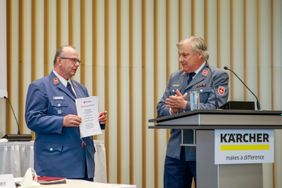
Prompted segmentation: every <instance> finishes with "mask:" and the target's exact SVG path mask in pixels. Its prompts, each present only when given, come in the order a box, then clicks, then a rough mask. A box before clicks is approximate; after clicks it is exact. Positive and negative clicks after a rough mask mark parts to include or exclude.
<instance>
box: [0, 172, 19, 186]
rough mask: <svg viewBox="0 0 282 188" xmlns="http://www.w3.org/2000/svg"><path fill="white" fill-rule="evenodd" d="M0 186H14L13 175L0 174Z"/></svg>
mask: <svg viewBox="0 0 282 188" xmlns="http://www.w3.org/2000/svg"><path fill="white" fill-rule="evenodd" d="M0 187H1V188H2V187H3V188H16V185H15V181H14V176H13V175H12V174H1V175H0Z"/></svg>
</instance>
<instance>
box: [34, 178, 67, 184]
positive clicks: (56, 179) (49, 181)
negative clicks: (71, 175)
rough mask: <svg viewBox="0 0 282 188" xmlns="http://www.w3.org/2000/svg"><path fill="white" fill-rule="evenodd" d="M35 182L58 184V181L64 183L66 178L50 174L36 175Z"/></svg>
mask: <svg viewBox="0 0 282 188" xmlns="http://www.w3.org/2000/svg"><path fill="white" fill-rule="evenodd" d="M37 182H38V183H40V184H44V185H47V184H58V183H66V182H67V181H66V178H62V177H51V176H38V177H37Z"/></svg>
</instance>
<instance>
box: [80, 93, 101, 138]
mask: <svg viewBox="0 0 282 188" xmlns="http://www.w3.org/2000/svg"><path fill="white" fill-rule="evenodd" d="M75 103H76V109H77V115H78V116H80V117H81V124H80V125H79V130H80V137H81V138H83V137H87V136H93V135H98V134H102V131H101V127H100V124H99V119H98V116H99V115H98V97H97V96H91V97H84V98H77V99H75Z"/></svg>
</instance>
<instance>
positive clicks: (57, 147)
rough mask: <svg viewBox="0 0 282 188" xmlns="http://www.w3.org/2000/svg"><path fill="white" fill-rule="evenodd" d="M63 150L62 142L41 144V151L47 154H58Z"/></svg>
mask: <svg viewBox="0 0 282 188" xmlns="http://www.w3.org/2000/svg"><path fill="white" fill-rule="evenodd" d="M62 150H63V146H62V145H61V144H46V145H41V151H42V152H43V153H44V154H45V155H50V156H53V155H57V154H60V153H61V152H62Z"/></svg>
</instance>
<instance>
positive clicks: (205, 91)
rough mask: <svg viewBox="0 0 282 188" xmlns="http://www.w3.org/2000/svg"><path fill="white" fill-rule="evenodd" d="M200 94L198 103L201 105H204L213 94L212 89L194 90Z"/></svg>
mask: <svg viewBox="0 0 282 188" xmlns="http://www.w3.org/2000/svg"><path fill="white" fill-rule="evenodd" d="M195 90H196V91H198V92H199V93H200V101H201V103H206V102H207V101H208V99H209V96H210V95H211V94H212V93H214V90H213V88H211V87H202V88H197V89H195Z"/></svg>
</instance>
